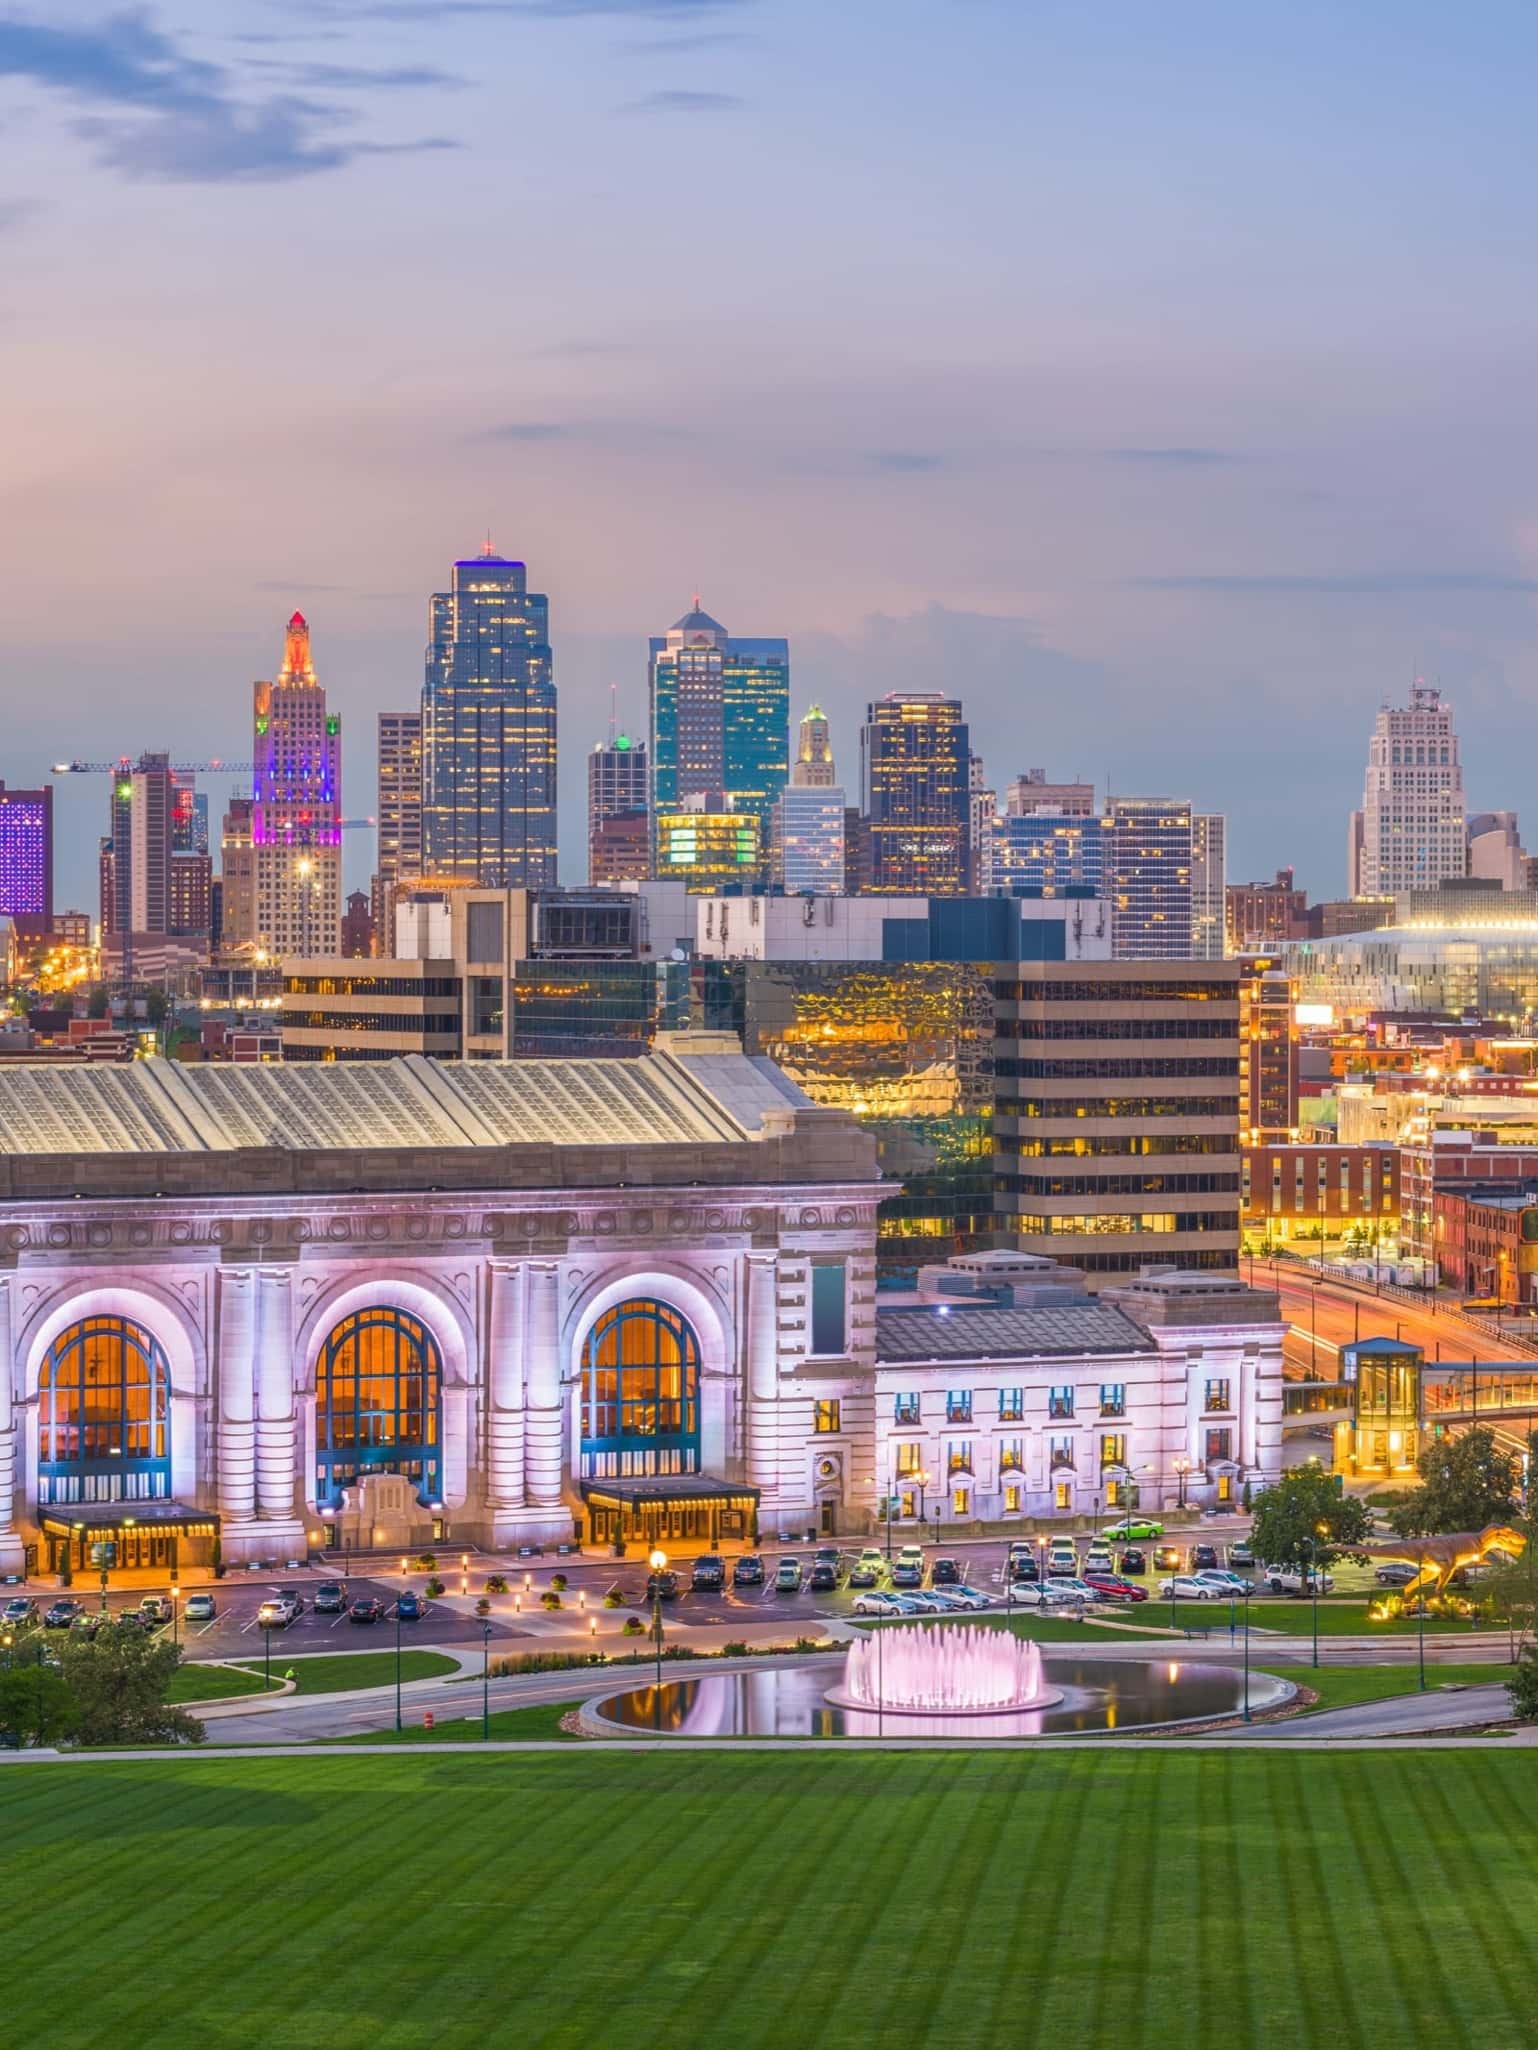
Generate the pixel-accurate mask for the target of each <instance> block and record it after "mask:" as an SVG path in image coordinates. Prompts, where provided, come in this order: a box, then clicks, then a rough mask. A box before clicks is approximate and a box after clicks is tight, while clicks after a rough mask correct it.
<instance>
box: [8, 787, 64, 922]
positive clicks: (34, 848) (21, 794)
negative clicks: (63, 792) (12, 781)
mask: <svg viewBox="0 0 1538 2050" xmlns="http://www.w3.org/2000/svg"><path fill="white" fill-rule="evenodd" d="M0 918H31V919H39V920H42V921H45V925H44V930H46V929H47V923H46V922H51V921H52V918H53V785H52V784H51V783H45V784H44V785H43V786H42V788H41V789H39V790H9V789H7V788H6V785H5V783H4V782H3V781H0Z"/></svg>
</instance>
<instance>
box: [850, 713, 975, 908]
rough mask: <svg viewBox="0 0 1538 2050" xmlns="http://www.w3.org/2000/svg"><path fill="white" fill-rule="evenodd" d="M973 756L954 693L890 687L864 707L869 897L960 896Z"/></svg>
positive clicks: (966, 865)
mask: <svg viewBox="0 0 1538 2050" xmlns="http://www.w3.org/2000/svg"><path fill="white" fill-rule="evenodd" d="M971 757H972V750H971V741H970V738H969V735H968V732H967V725H966V721H965V720H964V718H963V717H962V712H961V702H960V700H959V699H958V698H948V697H945V696H943V695H942V694H941V693H940V692H939V691H892V692H891V693H889V695H888V696H886V697H884V698H878V699H877V700H876V702H875V703H874V704H873V705H872V706H871V707H870V709H869V711H868V713H867V715H866V721H865V725H864V727H863V728H862V730H861V733H860V782H861V796H862V799H863V801H864V811H865V820H866V828H865V831H866V839H867V842H868V847H869V861H870V879H869V884H868V888H869V889H870V891H871V893H872V894H873V895H878V896H879V895H893V894H895V895H898V896H919V897H959V896H964V895H965V894H966V890H967V886H968V880H969V876H970V872H971V864H970V858H969V856H970V841H971Z"/></svg>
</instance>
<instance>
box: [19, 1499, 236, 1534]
mask: <svg viewBox="0 0 1538 2050" xmlns="http://www.w3.org/2000/svg"><path fill="white" fill-rule="evenodd" d="M38 1522H39V1523H40V1525H41V1526H42V1528H43V1531H44V1532H45V1533H46V1535H47V1536H49V1537H62V1538H67V1537H78V1536H80V1535H81V1534H82V1533H84V1535H85V1536H86V1537H87V1538H91V1539H94V1540H96V1541H97V1542H100V1541H101V1540H102V1539H103V1538H120V1537H133V1536H135V1535H136V1534H137V1535H138V1536H140V1537H173V1536H174V1537H200V1538H211V1537H217V1536H218V1534H219V1518H218V1516H217V1515H216V1514H215V1512H214V1511H213V1510H212V1509H189V1508H187V1507H186V1506H185V1504H183V1503H181V1502H71V1503H68V1504H66V1505H65V1506H64V1507H62V1508H57V1509H42V1510H39V1512H38Z"/></svg>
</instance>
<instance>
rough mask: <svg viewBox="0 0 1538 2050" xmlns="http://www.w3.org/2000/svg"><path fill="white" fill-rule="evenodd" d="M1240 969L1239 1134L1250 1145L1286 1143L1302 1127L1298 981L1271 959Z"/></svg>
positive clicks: (1254, 958)
mask: <svg viewBox="0 0 1538 2050" xmlns="http://www.w3.org/2000/svg"><path fill="white" fill-rule="evenodd" d="M1238 966H1239V1129H1240V1131H1241V1133H1242V1134H1243V1136H1244V1141H1245V1144H1246V1145H1247V1146H1255V1145H1263V1144H1265V1145H1269V1144H1279V1143H1285V1142H1286V1141H1287V1140H1289V1139H1292V1138H1294V1137H1295V1136H1296V1133H1297V1127H1298V1028H1297V1024H1296V1021H1295V1015H1294V1005H1295V998H1294V994H1293V985H1292V977H1291V976H1290V975H1289V974H1288V973H1287V970H1286V969H1285V968H1284V967H1283V966H1281V964H1280V963H1279V962H1278V961H1276V960H1274V959H1273V958H1271V957H1270V956H1267V955H1241V956H1240V957H1239V961H1238Z"/></svg>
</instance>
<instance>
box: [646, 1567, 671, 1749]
mask: <svg viewBox="0 0 1538 2050" xmlns="http://www.w3.org/2000/svg"><path fill="white" fill-rule="evenodd" d="M667 1563H668V1555H667V1553H666V1552H665V1551H663V1549H662V1547H661V1546H660V1545H659V1546H658V1547H657V1549H656V1551H654V1552H653V1553H652V1555H651V1557H650V1559H649V1560H648V1561H647V1564H648V1565H649V1566H650V1567H651V1569H652V1643H653V1644H654V1645H655V1647H656V1651H657V1680H656V1685H655V1686H654V1687H653V1689H652V1721H653V1723H654V1725H655V1727H656V1729H657V1731H658V1733H659V1735H660V1733H661V1730H662V1576H663V1574H664V1573H665V1572H666V1571H667Z"/></svg>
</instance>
